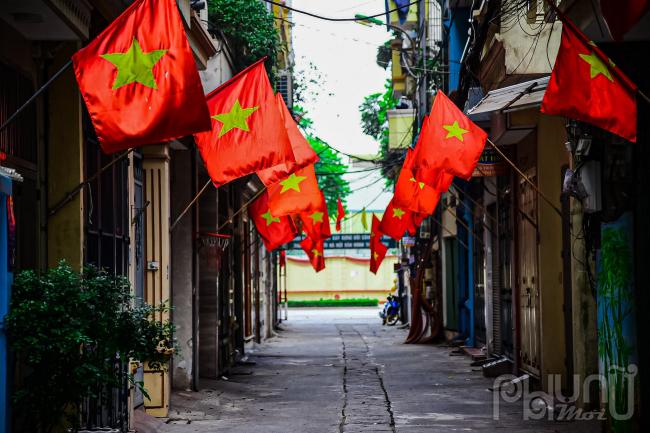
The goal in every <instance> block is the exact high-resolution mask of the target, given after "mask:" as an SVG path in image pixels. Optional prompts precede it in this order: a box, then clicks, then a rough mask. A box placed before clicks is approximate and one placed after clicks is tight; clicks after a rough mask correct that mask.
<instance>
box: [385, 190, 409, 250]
mask: <svg viewBox="0 0 650 433" xmlns="http://www.w3.org/2000/svg"><path fill="white" fill-rule="evenodd" d="M411 218H412V217H411V211H409V210H408V209H402V208H400V207H396V206H395V204H394V203H393V200H391V201H390V203H388V207H386V210H385V211H384V216H382V218H381V223H380V224H379V230H380V231H381V232H382V233H384V234H385V235H388V236H390V237H391V238H393V239H395V240H396V241H399V240H400V239H402V236H404V232H405V231H406V230H408V228H409V227H410V226H411V223H412V219H411Z"/></svg>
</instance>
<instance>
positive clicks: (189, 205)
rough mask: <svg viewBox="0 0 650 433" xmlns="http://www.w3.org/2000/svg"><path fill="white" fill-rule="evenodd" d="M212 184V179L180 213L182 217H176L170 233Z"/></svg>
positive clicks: (170, 227)
mask: <svg viewBox="0 0 650 433" xmlns="http://www.w3.org/2000/svg"><path fill="white" fill-rule="evenodd" d="M211 183H212V179H208V181H207V182H206V183H205V185H203V188H201V190H200V191H199V192H198V193H197V194H196V195H195V196H194V198H193V199H192V201H190V202H189V204H188V205H187V206H185V209H183V211H182V212H181V213H180V215H178V216H177V217H176V219H175V220H174V222H173V223H172V225H171V226H169V231H170V232H172V231H173V230H174V227H176V225H177V224H178V223H179V222H180V220H181V219H182V218H183V217H184V216H185V214H186V213H187V211H189V210H190V208H191V207H192V205H193V204H194V203H196V201H197V200H198V199H199V197H201V195H203V193H204V192H205V190H206V189H207V188H208V185H210V184H211ZM217 232H218V230H217Z"/></svg>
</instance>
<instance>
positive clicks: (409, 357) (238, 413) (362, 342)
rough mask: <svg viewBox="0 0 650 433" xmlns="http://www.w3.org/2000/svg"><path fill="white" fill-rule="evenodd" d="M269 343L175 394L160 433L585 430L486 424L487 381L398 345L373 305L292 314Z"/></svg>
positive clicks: (433, 350) (512, 416) (513, 407)
mask: <svg viewBox="0 0 650 433" xmlns="http://www.w3.org/2000/svg"><path fill="white" fill-rule="evenodd" d="M282 326H283V328H284V330H283V331H280V332H279V335H278V337H277V338H273V339H271V340H270V341H269V342H268V343H266V344H264V345H262V346H260V347H259V348H258V349H257V350H255V351H253V352H252V353H251V354H250V357H249V360H251V361H254V362H255V365H244V366H239V367H237V368H236V369H235V370H233V371H232V372H231V374H230V376H228V378H227V379H228V380H220V381H205V382H203V383H202V388H203V389H202V390H201V391H200V392H197V393H189V392H178V393H176V394H174V396H173V399H172V406H173V410H172V415H171V419H170V420H169V424H167V425H166V426H165V427H164V429H163V431H164V432H168V433H186V432H187V433H190V432H229V433H257V432H260V433H262V432H264V433H327V432H332V433H348V432H349V433H352V432H392V433H395V432H400V433H401V432H404V433H416V432H427V433H437V432H452V431H478V432H486V433H487V432H491V431H493V430H498V431H499V432H507V433H520V432H531V431H532V432H540V433H542V432H571V433H579V432H591V431H594V432H596V431H599V427H598V426H595V425H593V424H591V425H590V424H586V422H578V421H576V422H555V421H523V419H522V405H521V403H516V404H515V403H510V404H505V403H501V405H500V419H499V420H494V419H493V403H492V399H493V394H492V392H490V391H489V390H488V387H489V386H490V385H491V384H492V381H491V380H489V379H486V378H484V377H483V376H482V375H481V373H480V372H479V371H474V370H473V369H472V367H470V362H469V360H468V359H467V358H464V357H457V356H454V357H452V356H450V355H449V352H450V350H449V348H447V347H442V346H431V345H405V344H402V342H403V341H404V338H405V336H406V331H405V330H400V329H397V328H395V327H382V326H381V323H380V321H379V318H378V317H377V309H376V308H359V309H300V310H298V309H292V310H290V311H289V320H288V321H287V322H285V323H283V325H282Z"/></svg>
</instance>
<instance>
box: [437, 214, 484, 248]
mask: <svg viewBox="0 0 650 433" xmlns="http://www.w3.org/2000/svg"><path fill="white" fill-rule="evenodd" d="M445 210H446V211H447V212H449V214H450V215H452V216H453V217H454V218H456V222H457V223H460V225H461V226H463V227H464V228H465V230H467V234H470V235H472V237H473V238H474V239H475V240H476V241H477V242H478V243H479V244H481V246H482V247H483V246H485V244H483V240H482V239H480V238H479V237H478V235H477V234H476V233H475V232H474V230H472V229H470V228H469V226H468V225H467V224H466V223H465V221H463V220H462V219H461V218H458V215H456V213H454V212H453V211H452V210H451V209H450V208H445Z"/></svg>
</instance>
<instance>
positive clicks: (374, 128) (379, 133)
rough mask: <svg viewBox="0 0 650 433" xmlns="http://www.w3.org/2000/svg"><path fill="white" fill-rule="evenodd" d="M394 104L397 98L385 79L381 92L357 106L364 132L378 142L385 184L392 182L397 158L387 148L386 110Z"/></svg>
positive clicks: (370, 96) (367, 97) (369, 96)
mask: <svg viewBox="0 0 650 433" xmlns="http://www.w3.org/2000/svg"><path fill="white" fill-rule="evenodd" d="M396 106H397V100H396V99H395V98H394V97H393V89H392V86H391V81H390V80H386V83H385V85H384V91H383V92H378V93H373V94H371V95H368V96H366V97H365V98H364V100H363V102H362V103H361V105H360V106H359V111H360V112H361V128H362V130H363V132H364V134H366V135H369V136H371V137H372V138H374V139H375V140H376V141H378V142H379V156H380V158H381V159H382V162H383V167H382V169H381V173H382V175H383V176H384V177H385V178H386V183H387V185H391V184H392V183H393V182H394V178H393V176H392V173H393V171H394V166H395V162H396V159H399V157H398V156H397V155H393V154H391V152H389V150H388V110H391V109H393V108H395V107H396Z"/></svg>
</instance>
